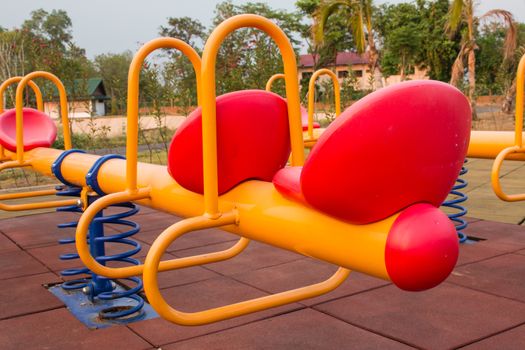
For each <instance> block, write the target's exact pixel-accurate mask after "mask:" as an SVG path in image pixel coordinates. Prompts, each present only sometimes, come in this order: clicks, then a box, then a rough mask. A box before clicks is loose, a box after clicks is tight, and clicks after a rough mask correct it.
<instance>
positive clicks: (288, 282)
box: [233, 258, 389, 305]
mask: <svg viewBox="0 0 525 350" xmlns="http://www.w3.org/2000/svg"><path fill="white" fill-rule="evenodd" d="M336 270H337V267H336V266H334V265H330V264H327V263H324V262H321V261H318V260H314V259H309V258H306V259H301V260H296V261H292V262H289V263H285V264H281V265H277V266H272V267H267V268H262V269H259V270H256V271H247V272H244V273H242V274H238V275H234V276H233V278H235V279H236V280H239V281H242V282H244V283H246V284H249V285H251V286H254V287H256V288H259V289H262V290H264V291H266V292H268V293H278V292H282V291H285V290H290V289H294V288H299V287H303V286H306V285H309V284H313V283H318V282H321V281H323V280H325V279H327V278H329V277H330V276H331V275H332V274H333V273H334V272H335V271H336ZM388 283H389V282H387V281H384V280H381V279H379V278H374V277H369V276H367V275H364V274H361V273H358V272H351V273H350V276H349V277H348V278H347V280H346V281H345V282H343V284H342V285H340V286H339V287H338V288H337V289H335V290H333V291H332V292H330V293H328V294H325V295H321V296H319V297H317V298H311V299H305V300H303V301H301V302H300V303H301V304H304V305H314V304H318V303H321V302H324V301H328V300H332V299H335V298H340V297H343V296H348V295H351V294H355V293H358V292H362V291H365V290H368V289H372V288H377V287H379V286H384V285H387V284H388Z"/></svg>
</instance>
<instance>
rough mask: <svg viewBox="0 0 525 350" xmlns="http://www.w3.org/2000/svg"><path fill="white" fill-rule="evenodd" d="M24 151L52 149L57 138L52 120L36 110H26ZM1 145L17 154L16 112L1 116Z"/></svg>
mask: <svg viewBox="0 0 525 350" xmlns="http://www.w3.org/2000/svg"><path fill="white" fill-rule="evenodd" d="M23 115H24V151H29V150H31V149H33V148H37V147H51V145H52V144H53V142H55V140H56V137H57V127H56V125H55V123H54V122H53V120H51V118H50V117H49V116H48V115H47V114H45V113H43V112H40V111H38V110H36V109H33V108H24V109H23ZM0 144H1V145H2V146H4V147H5V148H6V149H7V150H9V151H11V152H16V110H15V109H9V110H7V111H5V112H4V113H2V114H1V115H0Z"/></svg>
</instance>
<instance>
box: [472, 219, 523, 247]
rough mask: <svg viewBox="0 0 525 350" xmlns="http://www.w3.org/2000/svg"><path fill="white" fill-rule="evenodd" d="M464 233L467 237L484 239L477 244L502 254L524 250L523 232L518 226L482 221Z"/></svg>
mask: <svg viewBox="0 0 525 350" xmlns="http://www.w3.org/2000/svg"><path fill="white" fill-rule="evenodd" d="M465 232H466V233H467V234H468V235H469V236H475V237H479V238H483V239H486V241H484V242H480V243H478V244H482V245H489V246H490V247H491V248H493V249H496V250H500V251H502V252H514V251H517V250H521V249H524V248H525V230H524V228H523V227H522V226H519V225H514V224H505V223H501V222H494V221H485V220H482V221H477V222H474V223H472V224H470V225H469V226H468V227H467V228H466V230H465Z"/></svg>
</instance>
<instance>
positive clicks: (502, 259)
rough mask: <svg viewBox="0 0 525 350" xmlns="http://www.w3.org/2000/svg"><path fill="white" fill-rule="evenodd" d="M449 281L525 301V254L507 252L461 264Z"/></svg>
mask: <svg viewBox="0 0 525 350" xmlns="http://www.w3.org/2000/svg"><path fill="white" fill-rule="evenodd" d="M448 281H450V282H452V283H455V284H459V285H462V286H465V287H469V288H473V289H476V290H480V291H483V292H487V293H491V294H495V295H499V296H503V297H507V298H511V299H515V300H518V301H521V302H524V303H525V256H523V255H519V254H505V255H502V256H498V257H495V258H492V259H488V260H484V261H480V262H477V263H474V264H469V265H465V266H461V267H458V268H456V269H455V270H454V273H453V274H452V275H451V276H450V278H449V279H448Z"/></svg>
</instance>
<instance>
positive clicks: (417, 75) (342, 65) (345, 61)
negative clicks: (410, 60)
mask: <svg viewBox="0 0 525 350" xmlns="http://www.w3.org/2000/svg"><path fill="white" fill-rule="evenodd" d="M316 59H317V55H315V56H314V55H311V54H308V55H301V56H300V57H299V68H298V74H299V80H302V79H310V77H311V76H312V74H313V72H314V67H315V61H316ZM326 68H329V69H334V68H335V73H336V74H337V77H338V78H339V82H342V80H343V79H344V78H346V77H348V75H349V72H350V70H351V71H352V72H353V75H354V77H355V78H356V79H357V88H358V89H366V88H368V85H369V80H370V70H369V69H368V53H364V54H358V53H356V52H339V53H338V54H337V56H336V59H335V67H334V65H333V64H332V65H330V66H328V67H326ZM327 78H328V77H320V78H319V79H327ZM406 78H407V79H408V80H415V79H428V76H427V75H426V70H424V69H418V68H417V67H416V68H415V70H414V73H413V74H409V75H407V77H406ZM400 81H401V76H400V75H391V76H389V77H388V78H386V79H385V78H383V85H385V86H388V85H391V84H395V83H398V82H400Z"/></svg>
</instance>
